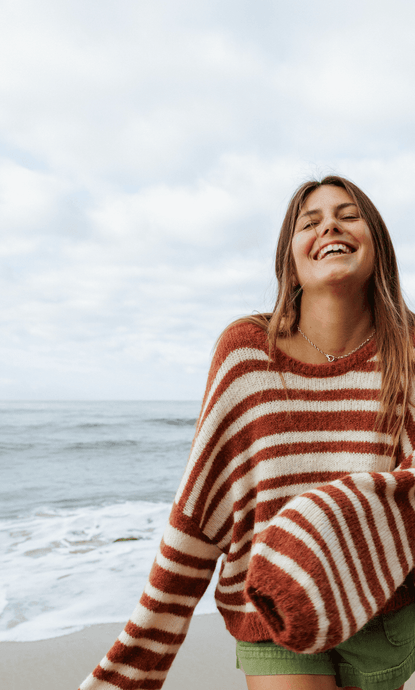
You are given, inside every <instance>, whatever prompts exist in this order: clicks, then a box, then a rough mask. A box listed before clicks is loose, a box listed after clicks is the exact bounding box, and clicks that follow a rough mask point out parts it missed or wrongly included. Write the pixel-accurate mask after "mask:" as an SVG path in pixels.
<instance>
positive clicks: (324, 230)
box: [320, 218, 341, 237]
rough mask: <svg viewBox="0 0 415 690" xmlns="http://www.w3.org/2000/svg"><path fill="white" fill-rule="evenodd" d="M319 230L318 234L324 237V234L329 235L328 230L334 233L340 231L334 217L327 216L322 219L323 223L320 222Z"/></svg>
mask: <svg viewBox="0 0 415 690" xmlns="http://www.w3.org/2000/svg"><path fill="white" fill-rule="evenodd" d="M320 227H321V231H320V236H321V237H324V236H325V235H329V234H330V232H333V233H334V234H336V233H341V230H340V228H339V227H338V225H337V221H336V219H335V218H327V219H325V220H324V223H321V226H320Z"/></svg>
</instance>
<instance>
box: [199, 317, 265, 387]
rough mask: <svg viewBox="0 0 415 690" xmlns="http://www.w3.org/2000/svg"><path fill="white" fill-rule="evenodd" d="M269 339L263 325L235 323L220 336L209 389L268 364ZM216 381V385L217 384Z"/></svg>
mask: <svg viewBox="0 0 415 690" xmlns="http://www.w3.org/2000/svg"><path fill="white" fill-rule="evenodd" d="M268 352H269V347H268V336H267V334H266V332H265V331H264V329H263V328H261V326H259V325H256V324H254V323H250V322H247V321H242V320H241V321H235V322H234V323H232V324H231V325H230V326H228V328H226V329H225V330H224V331H223V333H222V334H221V336H220V337H219V339H218V341H217V343H216V348H215V351H214V353H213V357H212V364H211V368H210V372H209V379H208V388H209V387H210V386H211V385H212V384H214V385H217V382H218V381H219V380H220V381H222V382H223V384H225V383H227V384H229V383H230V382H231V381H232V380H234V379H235V378H238V377H239V376H241V375H243V374H244V373H247V372H248V371H252V370H255V369H258V368H263V367H267V365H268V360H269V357H268ZM214 382H215V383H214Z"/></svg>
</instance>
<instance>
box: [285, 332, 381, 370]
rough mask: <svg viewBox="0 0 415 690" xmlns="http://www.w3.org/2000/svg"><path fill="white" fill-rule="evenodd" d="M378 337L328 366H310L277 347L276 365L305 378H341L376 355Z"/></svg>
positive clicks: (327, 364) (329, 363)
mask: <svg viewBox="0 0 415 690" xmlns="http://www.w3.org/2000/svg"><path fill="white" fill-rule="evenodd" d="M376 349H377V348H376V335H375V336H374V337H373V338H372V340H370V341H369V342H368V343H366V345H363V347H361V348H360V350H357V352H354V353H353V354H352V355H349V356H348V357H345V358H344V359H338V360H337V361H335V362H327V363H326V364H308V363H306V362H301V361H300V360H299V359H295V358H294V357H290V356H289V355H287V354H285V352H283V351H282V350H280V348H279V347H277V346H275V350H274V352H275V363H276V365H277V367H278V369H279V370H284V371H291V372H293V373H295V374H303V375H304V376H315V377H319V378H323V377H329V376H341V375H342V374H345V373H347V372H348V371H351V370H352V369H355V368H356V367H358V366H359V365H362V364H364V363H365V362H367V361H368V360H369V359H371V358H372V357H373V356H374V355H375V354H376Z"/></svg>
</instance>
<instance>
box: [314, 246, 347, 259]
mask: <svg viewBox="0 0 415 690" xmlns="http://www.w3.org/2000/svg"><path fill="white" fill-rule="evenodd" d="M339 250H341V251H342V252H344V254H351V253H352V250H351V249H350V247H347V246H346V245H345V244H328V245H327V246H326V247H323V249H320V251H319V253H318V254H317V257H316V260H317V261H320V259H322V258H323V257H324V256H326V254H327V253H328V252H336V251H339Z"/></svg>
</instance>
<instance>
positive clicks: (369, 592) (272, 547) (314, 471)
mask: <svg viewBox="0 0 415 690" xmlns="http://www.w3.org/2000/svg"><path fill="white" fill-rule="evenodd" d="M379 388H380V373H379V372H378V371H377V366H376V347H375V343H374V342H373V341H371V342H370V343H368V344H367V345H366V346H364V347H363V348H361V349H360V350H358V351H357V352H356V353H355V354H353V355H351V356H350V357H347V358H345V359H341V360H338V361H337V362H335V363H332V364H323V365H310V364H304V363H302V362H299V361H297V360H294V359H291V358H290V357H287V356H286V355H285V354H284V353H282V352H281V351H280V350H278V349H277V350H276V351H275V354H274V357H273V360H272V362H271V363H269V361H268V343H267V339H266V335H265V334H264V333H263V331H262V330H261V329H260V328H258V327H256V326H254V325H251V324H242V325H235V326H233V327H231V328H230V329H229V330H228V331H227V332H226V333H225V334H224V335H223V336H222V338H221V340H220V342H219V345H218V347H217V349H216V352H215V355H214V358H213V362H212V366H211V369H210V373H209V377H208V383H207V388H206V393H205V396H204V400H203V405H202V410H201V413H200V417H199V420H198V423H197V427H196V435H195V438H194V441H193V445H192V449H191V453H190V458H189V461H188V464H187V467H186V471H185V473H184V477H183V479H182V481H181V484H180V487H179V489H178V492H177V495H176V498H175V501H174V504H173V508H172V511H171V515H170V519H169V523H168V525H167V528H166V531H165V533H164V536H163V540H162V542H161V545H160V549H159V552H158V554H157V556H156V559H155V562H154V564H153V567H152V570H151V573H150V576H149V579H148V582H147V585H146V587H145V590H144V593H143V595H142V597H141V599H140V601H139V603H138V605H137V607H136V608H135V610H134V612H133V614H132V616H131V619H130V621H129V622H128V623H127V625H126V627H125V629H124V630H123V632H122V633H121V634H120V636H119V638H118V640H117V641H116V642H115V644H114V645H113V647H112V648H111V649H110V651H109V652H108V654H107V655H106V657H105V658H104V659H103V660H102V661H101V663H100V664H99V666H97V668H96V669H95V670H94V672H93V673H92V674H91V675H90V676H89V677H88V678H87V679H86V680H85V681H84V683H83V684H82V685H81V690H104V689H105V690H110V688H123V689H124V690H135V689H136V688H147V689H150V688H151V689H154V690H155V689H157V688H161V686H162V684H163V681H164V679H165V676H166V674H167V671H168V669H169V667H170V665H171V663H172V661H173V659H174V656H175V654H176V653H177V651H178V649H179V646H180V644H181V643H182V642H183V640H184V637H185V635H186V632H187V629H188V625H189V622H190V618H191V615H192V612H193V609H194V607H195V605H196V603H197V602H198V600H199V599H200V597H201V596H202V594H203V592H204V591H205V589H206V587H207V585H208V583H209V580H210V579H211V576H212V573H213V571H214V569H215V563H216V560H217V559H218V557H221V558H222V564H221V569H220V575H219V582H218V586H217V589H216V594H215V596H216V603H217V607H218V609H219V611H220V613H221V614H222V615H223V617H224V619H225V623H226V626H227V628H228V630H229V631H230V633H231V634H232V635H233V636H234V637H235V638H237V639H240V640H246V641H251V642H255V641H259V640H267V639H272V640H274V641H275V642H276V643H278V644H282V645H283V646H285V647H287V648H289V649H292V650H294V651H298V652H306V653H311V652H319V651H323V650H326V649H329V648H331V647H333V646H335V645H336V644H338V643H340V642H341V641H343V640H345V639H347V638H348V637H350V636H351V635H352V634H354V633H355V632H356V631H357V630H359V629H360V628H361V627H362V626H363V625H364V624H365V623H366V622H367V621H368V620H370V619H371V618H373V617H374V616H375V615H377V614H378V613H379V612H381V611H382V610H385V606H388V607H389V608H388V610H393V609H397V608H399V607H400V606H402V605H404V604H406V603H409V602H410V601H412V599H413V597H412V588H411V587H408V585H407V583H408V582H409V581H411V579H412V576H411V571H412V569H413V566H414V551H415V533H414V530H413V529H410V526H411V527H412V525H413V524H414V523H413V520H414V517H415V498H414V494H415V461H414V462H413V461H412V459H413V453H414V449H415V422H414V419H413V417H412V414H408V415H407V417H406V421H405V431H404V433H403V434H402V438H401V441H400V445H399V449H398V457H397V459H394V460H393V461H392V458H391V453H392V446H391V438H390V437H389V436H388V435H387V434H386V433H385V431H384V430H383V431H382V430H380V432H374V431H373V427H374V423H375V418H376V414H377V412H378V409H379V402H378V396H379ZM395 463H396V464H397V465H399V467H397V469H396V470H395V471H390V469H391V467H394V466H395ZM408 575H409V577H407V576H408ZM405 579H406V583H404V581H405ZM403 583H404V584H403Z"/></svg>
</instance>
